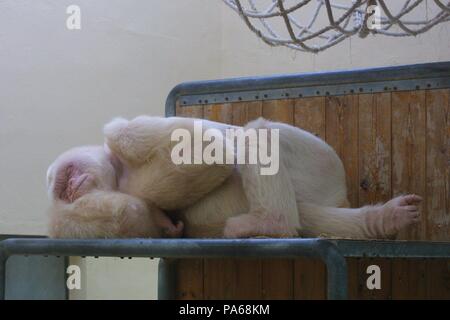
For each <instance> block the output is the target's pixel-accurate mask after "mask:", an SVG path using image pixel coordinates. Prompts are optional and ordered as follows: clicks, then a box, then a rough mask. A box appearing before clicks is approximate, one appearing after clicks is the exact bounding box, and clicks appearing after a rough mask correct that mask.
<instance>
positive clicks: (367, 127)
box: [357, 93, 392, 299]
mask: <svg viewBox="0 0 450 320" xmlns="http://www.w3.org/2000/svg"><path fill="white" fill-rule="evenodd" d="M358 99H359V101H358V106H359V110H358V145H359V148H358V149H359V150H358V161H359V164H358V175H359V179H358V181H359V194H358V203H359V204H358V206H359V207H362V206H364V205H367V204H375V203H379V202H386V201H388V200H389V199H390V198H391V196H392V189H391V95H390V93H375V94H361V95H359V96H358ZM370 265H376V266H378V267H380V270H381V288H380V289H369V288H368V287H367V283H366V282H367V279H368V277H369V275H368V274H367V267H368V266H370ZM357 279H358V297H359V298H360V299H388V298H390V297H391V293H392V292H391V262H390V260H386V259H360V260H359V262H358V276H357Z"/></svg>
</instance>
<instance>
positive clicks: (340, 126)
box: [325, 95, 359, 299]
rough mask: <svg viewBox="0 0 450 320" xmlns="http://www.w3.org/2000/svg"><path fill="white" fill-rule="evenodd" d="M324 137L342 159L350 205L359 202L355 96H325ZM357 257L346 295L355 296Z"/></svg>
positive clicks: (350, 264) (350, 263)
mask: <svg viewBox="0 0 450 320" xmlns="http://www.w3.org/2000/svg"><path fill="white" fill-rule="evenodd" d="M325 119H326V122H325V125H326V128H325V140H326V142H327V143H328V144H329V145H331V146H332V147H333V148H334V150H336V153H337V154H338V155H339V157H340V158H341V160H342V162H343V164H344V168H345V173H346V182H347V195H348V200H349V202H350V205H351V207H353V208H355V207H357V206H358V205H359V201H358V196H359V190H358V185H359V183H358V143H356V141H358V96H355V95H348V96H339V97H326V98H325ZM358 264H359V260H358V259H347V265H348V268H349V271H350V272H349V279H348V286H349V296H350V298H352V299H356V298H359V297H358V292H359V291H358V280H359V278H358Z"/></svg>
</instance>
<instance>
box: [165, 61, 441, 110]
mask: <svg viewBox="0 0 450 320" xmlns="http://www.w3.org/2000/svg"><path fill="white" fill-rule="evenodd" d="M449 87H450V62H435V63H426V64H416V65H405V66H397V67H385V68H372V69H360V70H350V71H336V72H323V73H322V72H318V73H304V74H287V75H276V76H270V77H249V78H234V79H225V80H212V81H197V82H185V83H181V84H179V85H177V86H176V87H174V88H173V89H172V91H171V92H170V93H169V96H168V97H167V100H166V116H167V117H171V116H175V115H176V114H175V110H176V103H177V101H179V105H180V106H181V107H183V106H189V105H206V104H214V103H231V102H243V101H260V100H276V99H294V98H299V97H311V96H328V95H329V96H337V95H345V94H359V93H373V92H392V91H404V90H419V89H425V90H428V89H438V88H449Z"/></svg>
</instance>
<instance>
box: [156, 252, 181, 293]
mask: <svg viewBox="0 0 450 320" xmlns="http://www.w3.org/2000/svg"><path fill="white" fill-rule="evenodd" d="M177 264H178V260H176V259H160V260H159V264H158V300H174V299H176V287H177Z"/></svg>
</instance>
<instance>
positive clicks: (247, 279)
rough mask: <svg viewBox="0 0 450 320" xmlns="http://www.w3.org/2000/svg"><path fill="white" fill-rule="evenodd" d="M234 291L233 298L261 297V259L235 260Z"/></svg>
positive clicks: (253, 298)
mask: <svg viewBox="0 0 450 320" xmlns="http://www.w3.org/2000/svg"><path fill="white" fill-rule="evenodd" d="M235 262H236V263H235V270H236V271H235V277H236V278H235V279H234V281H235V283H236V285H235V286H236V291H235V297H234V299H237V300H260V299H262V297H263V296H262V260H261V259H252V260H240V259H238V260H236V261H235Z"/></svg>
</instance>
